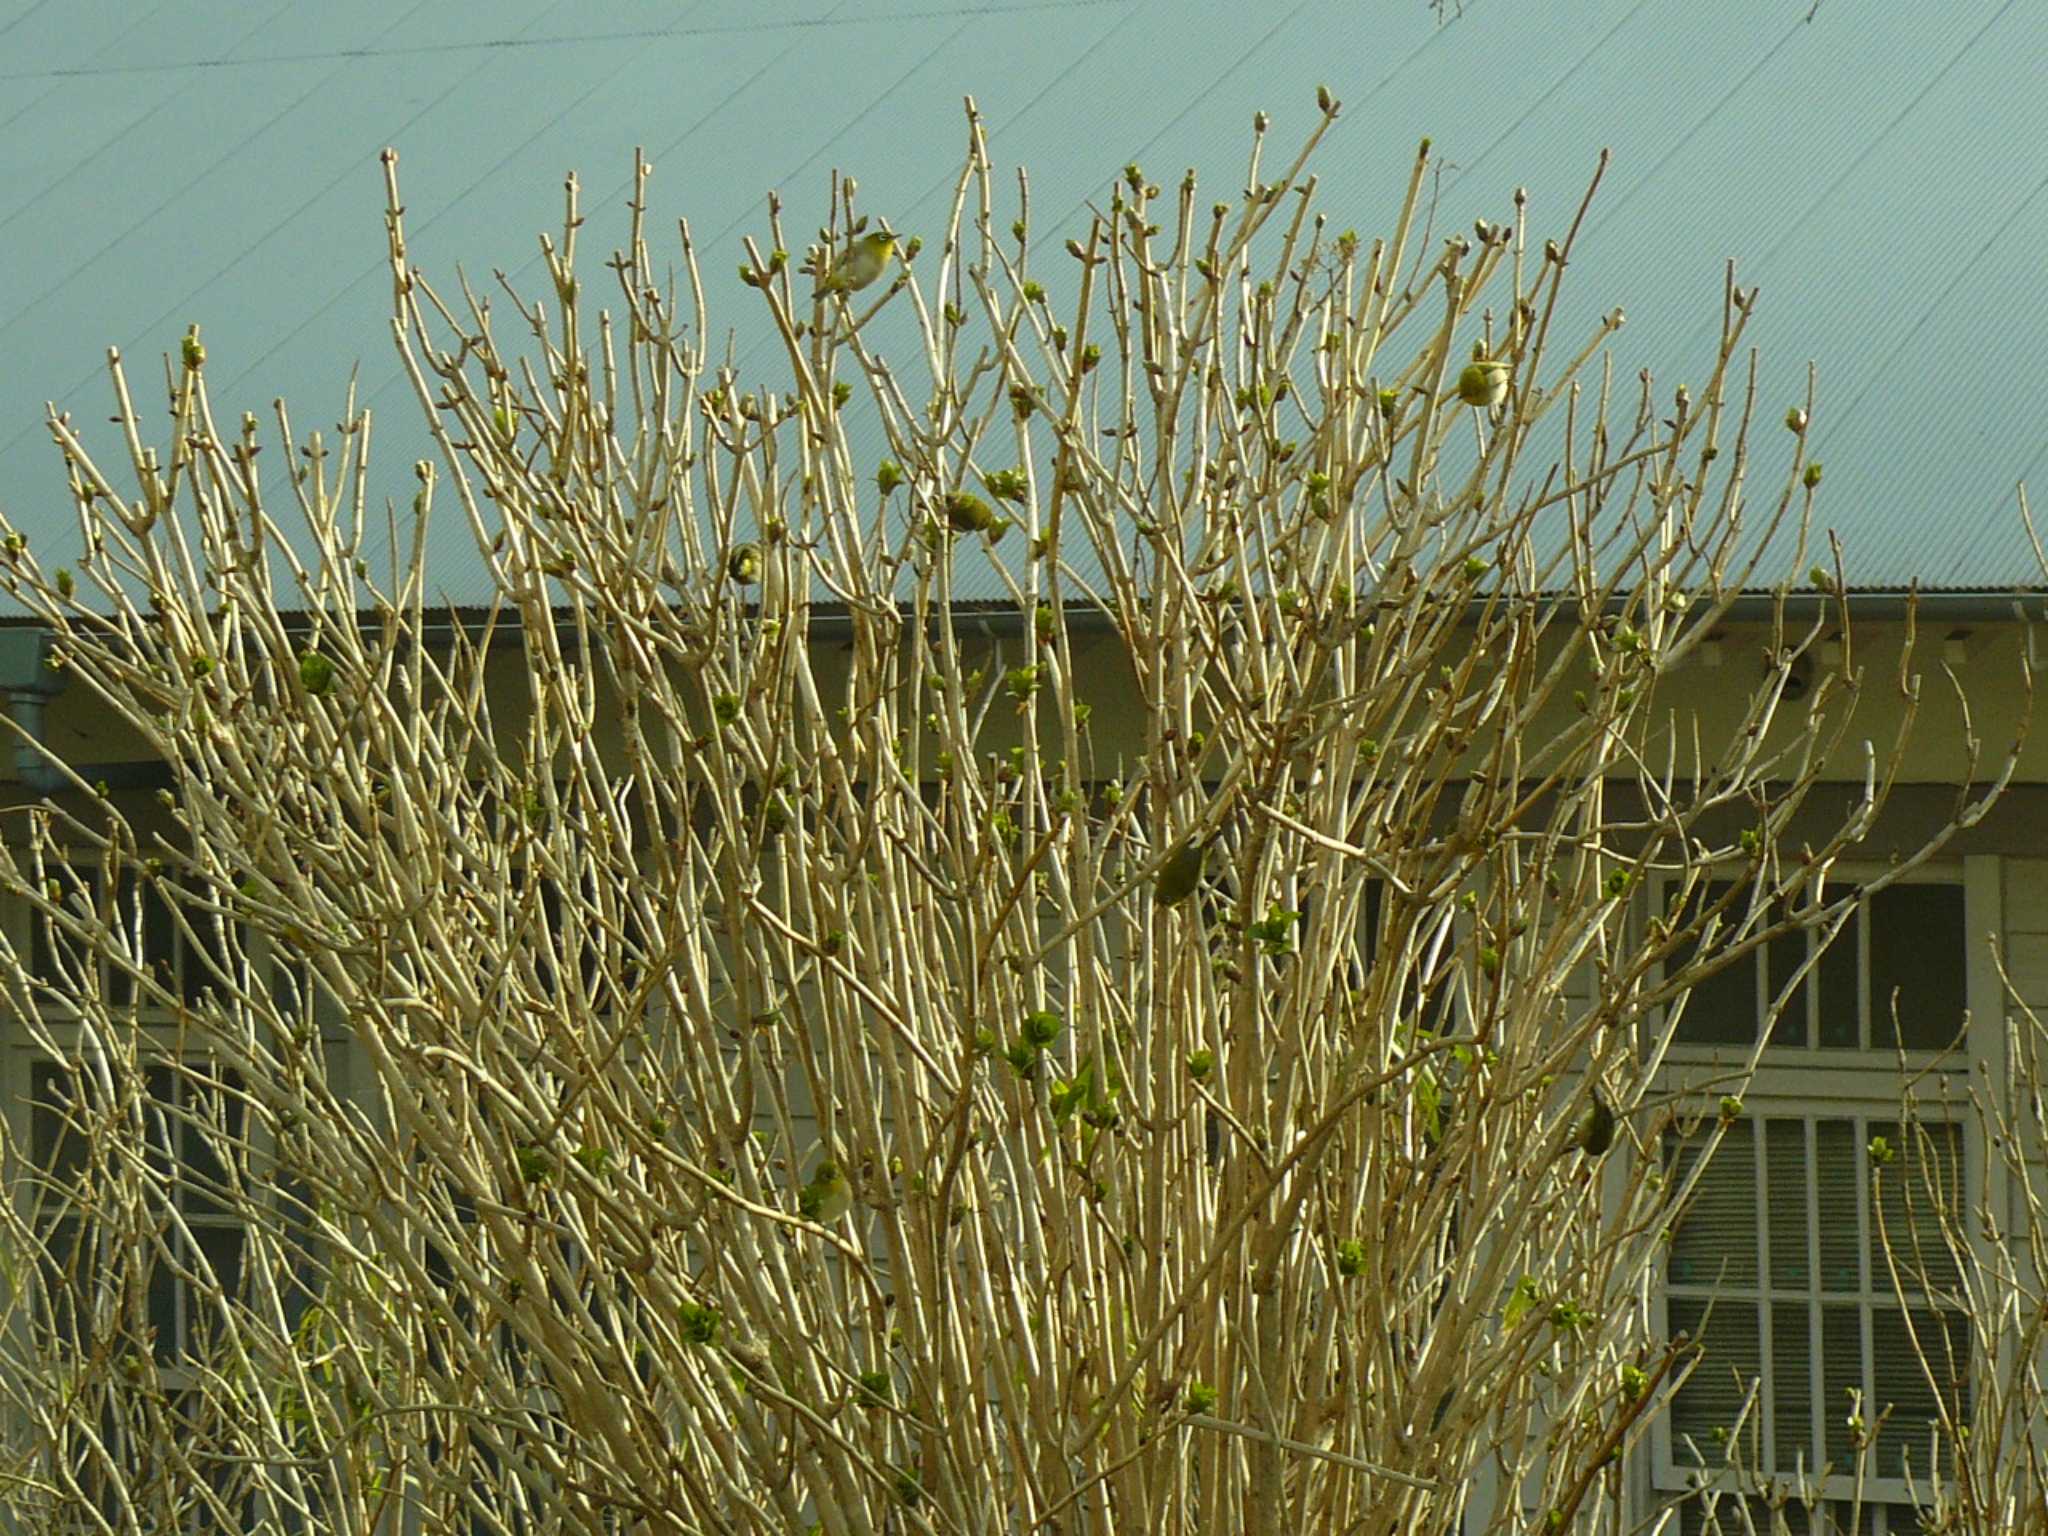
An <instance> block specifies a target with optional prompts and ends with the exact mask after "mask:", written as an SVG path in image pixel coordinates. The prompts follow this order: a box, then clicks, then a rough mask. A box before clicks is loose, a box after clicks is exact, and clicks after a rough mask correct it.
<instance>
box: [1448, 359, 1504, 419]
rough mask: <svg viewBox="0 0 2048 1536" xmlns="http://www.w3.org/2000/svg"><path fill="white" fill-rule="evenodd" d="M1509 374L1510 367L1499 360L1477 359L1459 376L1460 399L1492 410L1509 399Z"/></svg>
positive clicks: (1466, 366) (1482, 408) (1468, 403)
mask: <svg viewBox="0 0 2048 1536" xmlns="http://www.w3.org/2000/svg"><path fill="white" fill-rule="evenodd" d="M1508 373H1509V369H1508V365H1507V364H1506V363H1504V362H1502V361H1501V360H1500V359H1498V358H1483V357H1482V358H1475V359H1474V360H1473V361H1471V362H1469V363H1467V364H1466V365H1465V367H1464V369H1463V370H1462V371H1461V372H1460V373H1459V374H1458V398H1459V399H1460V400H1462V401H1464V402H1465V403H1466V404H1467V405H1476V406H1478V407H1479V408H1480V409H1481V410H1491V409H1493V407H1495V406H1496V405H1499V404H1500V403H1501V402H1502V401H1503V400H1505V399H1507V397H1508Z"/></svg>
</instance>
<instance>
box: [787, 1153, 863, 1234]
mask: <svg viewBox="0 0 2048 1536" xmlns="http://www.w3.org/2000/svg"><path fill="white" fill-rule="evenodd" d="M796 1208H797V1209H798V1210H800V1211H802V1212H803V1213H804V1215H805V1216H806V1217H808V1218H809V1219H810V1220H812V1221H815V1222H817V1223H818V1224H819V1225H820V1226H825V1227H829V1226H831V1225H832V1223H833V1222H835V1221H837V1220H839V1218H840V1217H842V1216H844V1215H845V1214H846V1213H847V1212H848V1211H850V1210H852V1209H853V1185H852V1184H851V1183H849V1182H848V1181H847V1177H846V1171H845V1170H844V1169H843V1168H841V1167H840V1166H839V1165H838V1164H837V1163H835V1162H833V1161H832V1160H831V1159H830V1158H827V1159H826V1160H825V1161H824V1162H822V1163H820V1164H818V1171H817V1172H816V1173H815V1174H813V1175H812V1176H811V1182H810V1183H808V1184H806V1185H805V1186H804V1187H803V1188H802V1189H801V1190H800V1191H798V1193H797V1197H796Z"/></svg>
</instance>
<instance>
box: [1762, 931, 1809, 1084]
mask: <svg viewBox="0 0 2048 1536" xmlns="http://www.w3.org/2000/svg"><path fill="white" fill-rule="evenodd" d="M1784 918H1785V909H1784V907H1783V906H1782V905H1776V904H1774V905H1773V906H1772V907H1771V916H1770V920H1771V921H1772V922H1773V923H1777V922H1782V921H1784ZM1808 950H1809V945H1808V943H1807V935H1806V930H1805V929H1803V928H1795V929H1793V930H1792V931H1791V932H1790V933H1781V934H1779V935H1778V937H1776V938H1775V939H1773V940H1771V942H1770V943H1769V944H1767V945H1765V946H1764V951H1765V954H1766V956H1767V960H1768V964H1767V967H1766V970H1765V982H1766V986H1767V990H1766V992H1765V994H1764V1006H1765V1007H1766V1008H1770V1007H1775V1006H1776V1005H1777V1002H1778V997H1779V995H1780V994H1781V993H1782V992H1784V990H1785V989H1786V988H1787V987H1789V986H1790V985H1791V984H1792V978H1793V977H1794V976H1797V975H1798V974H1799V967H1800V966H1802V965H1804V964H1805V963H1806V956H1807V953H1808ZM1812 987H1813V978H1812V977H1811V976H1809V977H1807V979H1806V985H1805V986H1803V987H1801V988H1800V989H1799V990H1798V991H1797V992H1795V993H1793V994H1792V995H1791V996H1790V997H1788V998H1786V999H1785V1007H1784V1011H1783V1012H1781V1013H1780V1014H1779V1015H1778V1017H1777V1018H1776V1020H1774V1021H1773V1023H1772V1024H1771V1044H1773V1045H1776V1046H1784V1047H1787V1048H1789V1049H1792V1050H1805V1049H1806V1048H1807V1047H1808V1046H1809V1045H1811V1044H1812V1043H1813V1042H1812V1040H1811V1039H1810V1038H1809V1034H1810V1031H1809V1024H1808V1019H1807V1000H1808V997H1809V995H1810V993H1811V990H1812Z"/></svg>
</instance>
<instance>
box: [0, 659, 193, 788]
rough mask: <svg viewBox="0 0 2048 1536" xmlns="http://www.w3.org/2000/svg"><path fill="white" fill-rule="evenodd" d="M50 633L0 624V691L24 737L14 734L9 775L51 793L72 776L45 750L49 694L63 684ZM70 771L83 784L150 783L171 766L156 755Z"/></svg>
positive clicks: (161, 779) (166, 775) (163, 779)
mask: <svg viewBox="0 0 2048 1536" xmlns="http://www.w3.org/2000/svg"><path fill="white" fill-rule="evenodd" d="M53 642H54V637H53V636H52V635H51V633H50V632H49V631H48V630H47V629H43V628H41V627H39V626H37V625H32V624H29V625H9V626H7V627H5V628H0V694H5V695H6V697H7V709H8V713H9V714H10V715H12V716H13V718H14V723H15V724H16V725H18V726H19V727H20V728H21V730H22V731H23V732H24V733H25V734H26V736H27V739H26V740H23V739H21V737H17V738H16V739H15V745H14V776H15V777H16V778H17V779H19V780H20V781H21V785H22V788H24V789H26V790H28V791H30V792H31V793H33V794H38V795H54V794H56V793H58V792H59V791H60V790H65V789H69V788H71V779H70V777H69V776H68V775H66V774H65V773H64V772H63V771H62V770H61V769H60V768H58V766H57V764H56V763H55V762H54V761H53V760H52V759H51V757H50V755H49V753H48V752H47V751H45V750H44V746H45V744H46V743H47V741H48V736H47V731H48V728H49V721H48V711H49V704H50V700H52V699H54V698H55V697H56V696H57V695H58V694H59V693H61V692H63V690H64V683H65V675H64V673H62V672H61V671H56V670H53V669H52V668H51V666H50V651H51V646H52V644H53ZM71 767H72V770H73V772H75V773H76V774H77V775H78V777H79V778H81V779H83V780H84V781H85V782H86V783H87V784H105V785H106V786H107V787H108V788H109V789H154V788H158V787H160V786H163V785H167V784H169V783H170V782H171V774H170V769H169V767H168V766H167V765H166V764H163V763H159V762H155V761H144V762H126V763H96V764H88V763H74V764H72V765H71Z"/></svg>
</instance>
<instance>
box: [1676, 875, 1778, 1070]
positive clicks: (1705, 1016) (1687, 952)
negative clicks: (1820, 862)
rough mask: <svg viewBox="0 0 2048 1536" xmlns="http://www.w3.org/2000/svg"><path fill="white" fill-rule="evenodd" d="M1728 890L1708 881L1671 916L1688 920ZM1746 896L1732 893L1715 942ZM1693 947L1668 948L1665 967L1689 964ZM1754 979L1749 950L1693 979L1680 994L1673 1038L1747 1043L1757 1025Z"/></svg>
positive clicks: (1689, 1042)
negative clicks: (1683, 994) (1680, 1007)
mask: <svg viewBox="0 0 2048 1536" xmlns="http://www.w3.org/2000/svg"><path fill="white" fill-rule="evenodd" d="M1733 889H1734V887H1733V886H1732V885H1731V884H1730V883H1729V882H1727V881H1725V880H1717V881H1714V882H1712V883H1710V884H1709V885H1707V887H1706V888H1705V890H1704V891H1703V892H1702V893H1701V894H1700V895H1699V896H1698V897H1697V898H1695V900H1694V901H1693V902H1692V903H1690V904H1689V905H1688V906H1687V907H1686V908H1684V909H1682V910H1681V911H1680V913H1679V914H1678V918H1677V921H1679V922H1688V921H1690V920H1691V919H1692V917H1693V915H1694V914H1696V913H1698V912H1702V911H1705V910H1707V909H1708V908H1710V907H1711V906H1712V905H1713V904H1714V903H1715V902H1717V901H1719V900H1720V899H1721V898H1722V897H1723V896H1725V895H1726V894H1727V893H1728V892H1729V891H1731V890H1733ZM1746 901H1747V897H1746V896H1738V897H1737V898H1736V899H1735V900H1734V901H1733V902H1731V903H1730V904H1729V905H1728V908H1727V910H1726V911H1724V912H1723V913H1722V915H1721V926H1720V931H1719V934H1718V935H1717V937H1716V941H1715V942H1716V944H1717V945H1719V944H1721V943H1723V942H1725V939H1726V936H1727V935H1728V934H1729V933H1730V932H1732V931H1733V930H1734V928H1735V926H1736V925H1737V924H1739V923H1740V922H1741V921H1742V916H1743V912H1744V910H1745V903H1746ZM1697 950H1698V946H1697V945H1694V944H1686V945H1681V946H1679V947H1678V948H1677V949H1676V950H1675V951H1674V952H1673V953H1672V956H1671V959H1670V961H1669V966H1670V968H1671V969H1673V970H1676V969H1678V968H1679V967H1681V966H1684V965H1687V964H1690V963H1691V961H1692V958H1693V956H1694V954H1695V953H1697ZM1756 980H1757V957H1756V955H1755V954H1754V953H1752V954H1749V955H1746V956H1744V957H1743V958H1742V959H1740V960H1737V961H1735V962H1734V963H1733V964H1731V965H1728V966H1727V967H1725V968H1723V969H1722V970H1719V971H1716V972H1715V973H1714V974H1713V975H1712V976H1709V977H1707V978H1706V979H1705V980H1704V981H1700V982H1696V983H1694V985H1693V987H1692V990H1691V991H1690V992H1689V993H1688V994H1687V995H1686V999H1685V1011H1684V1013H1683V1014H1681V1015H1680V1017H1679V1021H1678V1030H1677V1033H1676V1035H1675V1036H1674V1038H1676V1039H1677V1040H1678V1041H1680V1042H1681V1043H1682V1044H1686V1045H1753V1044H1754V1043H1755V1042H1756V1027H1757V1008H1756Z"/></svg>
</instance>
